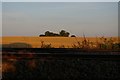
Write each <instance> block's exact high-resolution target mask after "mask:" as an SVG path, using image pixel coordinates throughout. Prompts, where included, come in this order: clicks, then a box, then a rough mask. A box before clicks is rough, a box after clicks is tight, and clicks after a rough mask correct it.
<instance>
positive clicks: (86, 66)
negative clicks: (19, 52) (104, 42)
mask: <svg viewBox="0 0 120 80" xmlns="http://www.w3.org/2000/svg"><path fill="white" fill-rule="evenodd" d="M83 53H85V54H86V52H83ZM83 53H82V54H83ZM100 53H101V54H106V53H105V52H100ZM109 53H110V52H109ZM115 53H117V55H113V54H112V55H113V57H112V55H108V53H107V55H102V56H101V55H93V54H96V53H94V52H93V53H92V55H86V56H83V55H81V54H78V53H77V55H71V54H67V55H71V56H67V55H62V56H60V55H57V56H55V55H54V56H53V55H50V54H49V55H48V54H46V55H43V54H42V55H40V54H39V55H36V56H34V57H32V58H25V57H24V58H21V59H19V60H17V61H15V63H13V62H12V61H9V60H5V59H3V62H9V63H11V64H13V65H14V66H15V68H16V69H15V71H14V72H13V71H7V72H4V73H3V74H2V79H3V80H13V79H16V80H80V79H81V80H83V79H88V80H90V79H101V80H102V79H114V80H115V79H119V80H120V57H119V56H120V55H118V54H119V52H115ZM87 54H88V53H87ZM110 54H111V53H110Z"/></svg>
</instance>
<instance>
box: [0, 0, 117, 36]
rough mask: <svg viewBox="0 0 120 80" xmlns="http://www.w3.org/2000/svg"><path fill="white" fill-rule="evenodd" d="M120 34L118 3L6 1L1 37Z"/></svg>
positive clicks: (3, 8)
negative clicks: (62, 33)
mask: <svg viewBox="0 0 120 80" xmlns="http://www.w3.org/2000/svg"><path fill="white" fill-rule="evenodd" d="M48 30H49V31H52V32H59V31H60V30H66V31H68V32H70V33H71V35H72V34H74V35H76V36H83V33H84V34H85V35H86V36H90V37H92V36H95V37H96V36H118V3H117V2H3V3H2V36H39V35H40V34H44V32H45V31H48Z"/></svg>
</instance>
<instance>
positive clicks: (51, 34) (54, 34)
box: [39, 30, 75, 37]
mask: <svg viewBox="0 0 120 80" xmlns="http://www.w3.org/2000/svg"><path fill="white" fill-rule="evenodd" d="M69 35H70V33H69V32H67V31H65V30H61V31H60V32H59V33H54V32H50V31H46V32H45V33H44V34H41V35H39V37H41V36H62V37H69ZM71 37H75V35H71Z"/></svg>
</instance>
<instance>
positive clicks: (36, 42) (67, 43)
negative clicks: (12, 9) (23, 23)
mask: <svg viewBox="0 0 120 80" xmlns="http://www.w3.org/2000/svg"><path fill="white" fill-rule="evenodd" d="M1 38H2V39H0V40H2V41H0V44H11V43H27V44H30V45H32V47H33V48H40V47H41V45H42V43H43V44H46V45H50V44H51V46H52V47H54V48H61V47H65V48H72V47H73V45H77V44H78V43H82V42H83V41H84V40H85V39H86V41H87V42H89V43H90V44H91V45H92V46H96V44H97V43H102V42H103V41H104V40H103V39H104V38H102V37H86V38H84V37H23V36H17V37H15V36H14V37H1ZM106 39H107V40H110V39H111V40H112V42H113V43H117V42H118V37H112V38H110V37H107V38H106Z"/></svg>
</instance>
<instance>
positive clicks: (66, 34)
mask: <svg viewBox="0 0 120 80" xmlns="http://www.w3.org/2000/svg"><path fill="white" fill-rule="evenodd" d="M59 34H60V36H64V37H68V36H69V35H70V33H69V32H66V31H65V30H61V31H60V33H59Z"/></svg>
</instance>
